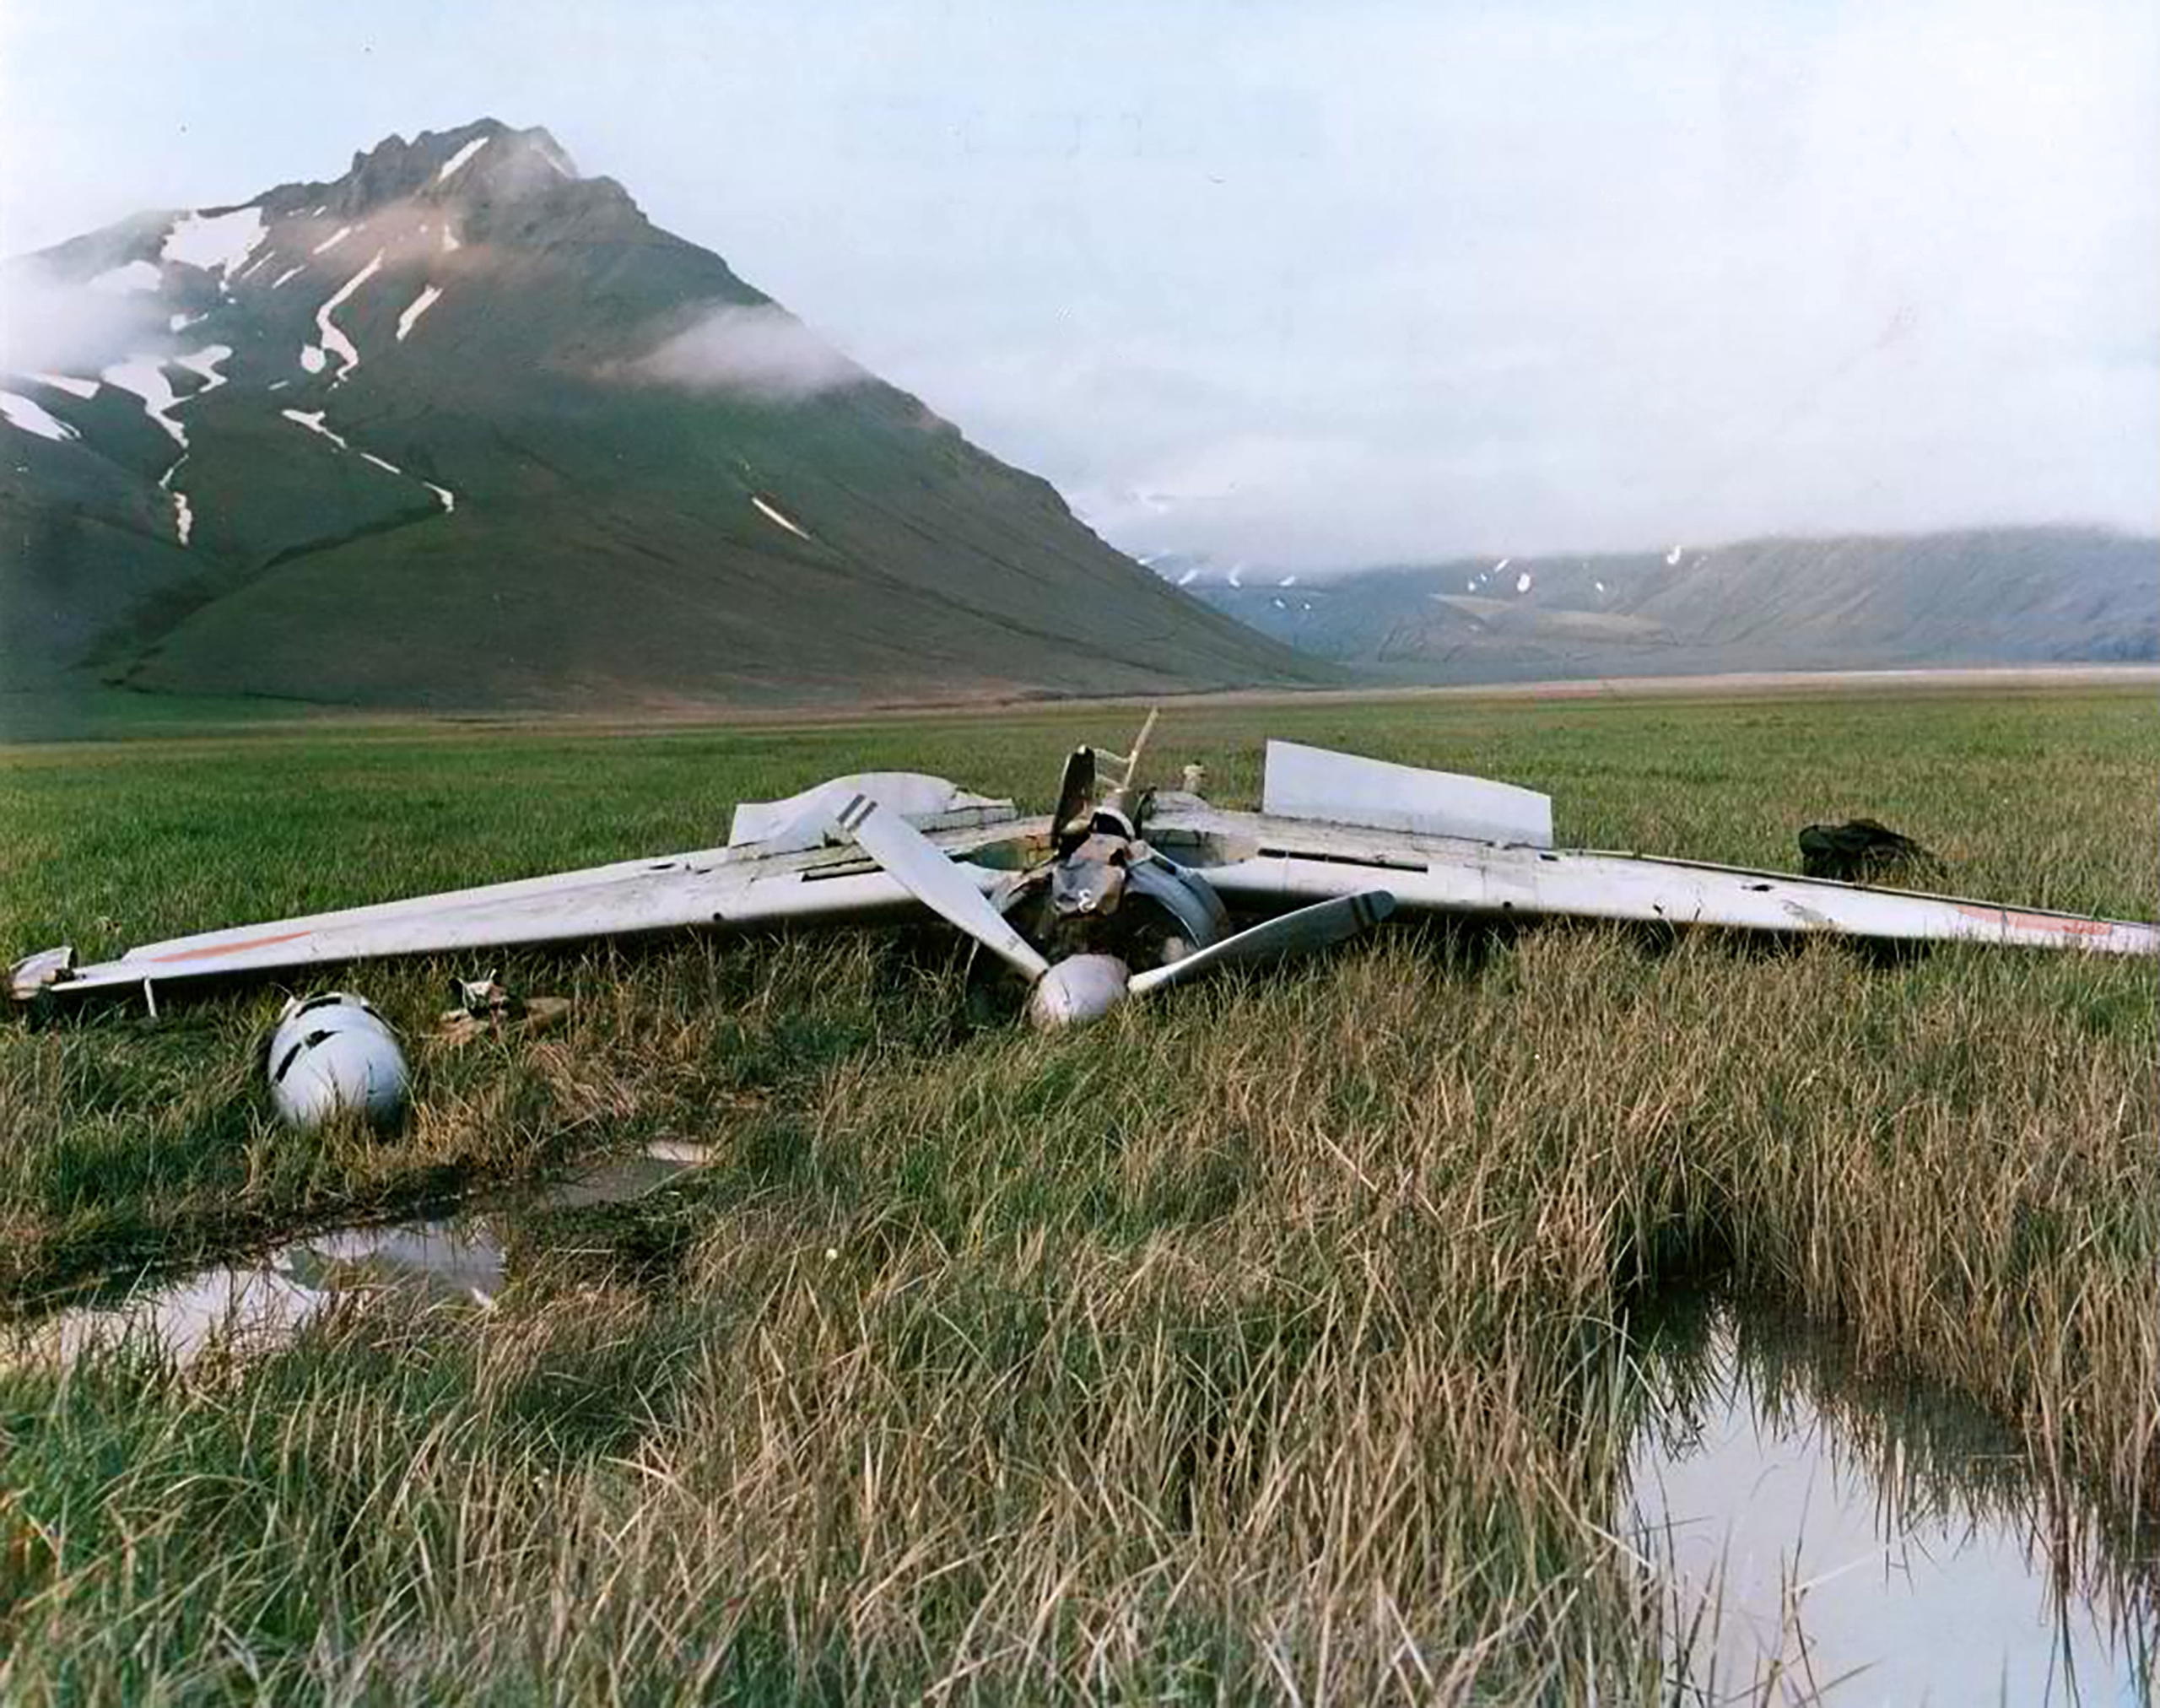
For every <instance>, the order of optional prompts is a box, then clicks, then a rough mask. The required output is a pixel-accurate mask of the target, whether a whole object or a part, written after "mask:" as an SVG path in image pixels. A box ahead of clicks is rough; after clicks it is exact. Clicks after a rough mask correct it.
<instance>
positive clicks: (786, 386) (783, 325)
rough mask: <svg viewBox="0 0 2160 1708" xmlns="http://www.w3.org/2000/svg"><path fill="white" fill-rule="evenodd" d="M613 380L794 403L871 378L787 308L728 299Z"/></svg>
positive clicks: (622, 366) (621, 367) (620, 368)
mask: <svg viewBox="0 0 2160 1708" xmlns="http://www.w3.org/2000/svg"><path fill="white" fill-rule="evenodd" d="M607 372H608V375H609V376H610V377H612V378H618V379H627V380H632V381H644V382H645V383H647V384H651V385H661V386H680V387H682V388H683V389H684V390H686V391H693V392H731V393H733V394H735V395H737V396H738V397H753V398H757V399H759V400H760V401H764V402H768V403H793V402H796V401H797V400H799V399H802V398H804V397H816V396H817V395H818V393H820V392H834V391H839V390H840V389H842V388H844V387H845V386H859V385H862V384H864V383H866V382H867V381H868V380H869V379H870V378H871V376H870V375H869V374H867V372H865V371H864V370H862V369H861V368H859V367H857V366H856V365H855V364H854V363H853V362H851V361H850V360H849V359H847V358H846V357H845V356H844V355H842V354H840V352H839V351H838V350H836V349H834V348H833V347H832V346H831V345H830V344H829V343H826V342H825V341H824V340H823V338H819V337H818V335H817V334H816V333H815V332H812V331H811V330H810V329H809V328H808V327H806V326H804V325H803V324H802V322H801V321H799V320H797V319H796V317H795V316H793V315H791V314H789V313H788V312H787V311H786V310H785V309H781V308H777V307H775V306H773V305H769V304H767V305H758V306H742V305H733V304H731V305H728V306H726V307H724V308H717V309H714V310H712V311H710V312H709V313H707V314H705V315H702V316H699V318H698V319H697V320H696V321H695V322H693V323H692V324H691V325H689V326H688V327H684V328H683V330H682V331H680V332H677V333H675V334H674V335H673V336H672V337H671V338H668V339H667V341H666V342H665V343H662V344H661V346H660V347H659V348H658V349H656V350H654V351H652V352H651V354H648V355H644V356H640V357H639V358H638V359H636V360H635V361H631V362H624V363H618V364H616V365H613V366H612V367H611V368H610V369H609V370H607Z"/></svg>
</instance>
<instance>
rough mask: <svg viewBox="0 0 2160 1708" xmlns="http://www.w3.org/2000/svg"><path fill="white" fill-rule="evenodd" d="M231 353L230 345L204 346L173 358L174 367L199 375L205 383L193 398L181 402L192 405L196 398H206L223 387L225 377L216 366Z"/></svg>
mask: <svg viewBox="0 0 2160 1708" xmlns="http://www.w3.org/2000/svg"><path fill="white" fill-rule="evenodd" d="M232 353H233V347H232V346H231V345H230V344H205V345H204V346H203V347H202V349H199V350H197V351H196V352H195V353H194V354H192V355H186V356H175V357H174V358H173V361H174V363H175V365H178V366H180V367H183V368H185V369H186V370H187V371H188V372H189V373H191V374H199V375H201V376H202V378H203V380H204V381H206V383H205V384H204V386H203V387H202V390H201V391H199V392H196V393H195V394H194V397H188V398H186V399H184V400H183V401H184V402H187V403H193V402H194V401H195V398H196V397H208V396H209V395H210V393H211V392H214V391H216V390H217V389H218V387H219V386H222V385H224V383H225V376H224V375H223V374H221V373H219V371H218V364H219V363H220V362H222V361H224V360H226V359H228V358H229V357H230V356H231V354H232Z"/></svg>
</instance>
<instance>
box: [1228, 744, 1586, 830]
mask: <svg viewBox="0 0 2160 1708" xmlns="http://www.w3.org/2000/svg"><path fill="white" fill-rule="evenodd" d="M1260 809H1261V812H1263V813H1268V814H1270V815H1271V816H1272V817H1275V818H1278V819H1316V820H1318V821H1320V822H1321V823H1324V824H1356V825H1361V826H1363V827H1365V828H1367V829H1369V830H1411V831H1416V832H1418V833H1421V834H1423V835H1428V836H1467V837H1471V838H1472V839H1474V840H1477V841H1480V842H1513V843H1520V844H1524V845H1526V846H1530V847H1532V848H1550V847H1551V846H1552V797H1551V796H1549V795H1541V794H1538V793H1537V792H1536V791H1534V790H1531V789H1519V788H1517V787H1515V786H1514V785H1513V784H1512V783H1494V782H1488V781H1486V780H1485V779H1484V778H1482V777H1465V776H1457V775H1455V773H1454V772H1452V771H1427V770H1418V769H1417V767H1416V766H1415V765H1390V763H1388V761H1386V760H1385V759H1360V758H1358V756H1357V755H1356V754H1338V753H1330V752H1329V751H1328V750H1327V749H1326V748H1315V747H1304V746H1301V745H1300V744H1299V743H1296V742H1291V741H1272V742H1270V743H1268V744H1267V772H1266V783H1265V785H1264V787H1263V792H1262V795H1261V808H1260Z"/></svg>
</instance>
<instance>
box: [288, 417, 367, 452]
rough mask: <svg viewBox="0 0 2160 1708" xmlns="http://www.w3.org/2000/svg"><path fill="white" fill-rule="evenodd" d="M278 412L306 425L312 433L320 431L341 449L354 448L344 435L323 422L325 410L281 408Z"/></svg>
mask: <svg viewBox="0 0 2160 1708" xmlns="http://www.w3.org/2000/svg"><path fill="white" fill-rule="evenodd" d="M278 413H279V414H280V415H283V416H284V418H285V419H287V420H288V421H290V422H292V423H293V424H294V425H296V426H300V427H305V428H306V429H307V430H308V431H309V432H311V433H320V434H321V435H322V436H323V437H324V438H325V439H327V440H328V441H330V442H331V443H332V445H335V446H337V447H338V449H339V450H340V451H350V450H351V449H352V448H353V447H352V446H349V445H348V444H347V443H346V442H345V441H344V438H343V435H340V434H337V433H333V432H332V431H331V430H330V429H329V428H327V427H326V426H324V425H323V424H322V418H323V416H324V414H325V413H327V412H326V411H324V410H321V409H315V410H308V409H280V410H279V411H278Z"/></svg>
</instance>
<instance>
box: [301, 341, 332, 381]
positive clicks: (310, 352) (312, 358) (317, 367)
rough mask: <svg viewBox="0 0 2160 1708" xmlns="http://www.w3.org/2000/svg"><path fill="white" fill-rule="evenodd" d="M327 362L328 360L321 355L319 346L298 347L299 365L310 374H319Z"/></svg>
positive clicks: (304, 345)
mask: <svg viewBox="0 0 2160 1708" xmlns="http://www.w3.org/2000/svg"><path fill="white" fill-rule="evenodd" d="M329 362H330V358H329V357H327V356H326V355H324V354H322V347H321V345H320V344H302V345H301V346H300V365H301V366H302V367H303V368H305V369H306V370H308V372H310V373H311V374H319V373H321V371H322V370H323V369H324V368H325V367H327V366H328V365H329Z"/></svg>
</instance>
